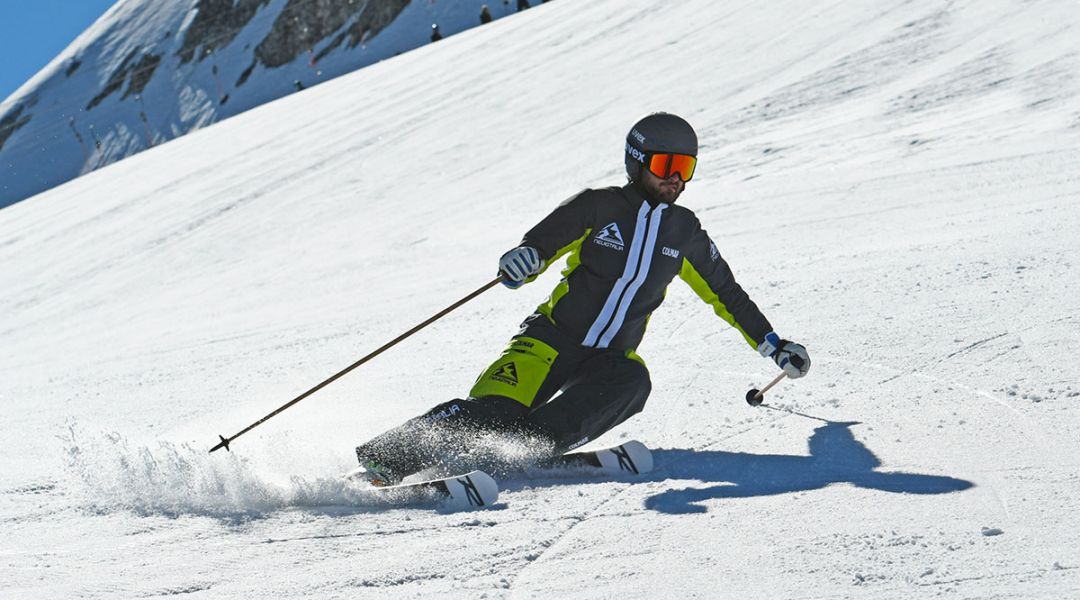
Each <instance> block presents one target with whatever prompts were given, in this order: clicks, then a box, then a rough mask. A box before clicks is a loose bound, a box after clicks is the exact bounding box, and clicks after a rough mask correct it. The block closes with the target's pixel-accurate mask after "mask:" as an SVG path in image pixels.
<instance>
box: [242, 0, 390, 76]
mask: <svg viewBox="0 0 1080 600" xmlns="http://www.w3.org/2000/svg"><path fill="white" fill-rule="evenodd" d="M408 4H409V0H384V1H382V2H361V1H360V0H289V2H288V4H286V5H285V9H284V10H282V11H281V14H280V15H278V18H277V20H275V21H274V25H273V27H271V28H270V34H269V35H267V36H266V38H264V39H263V41H262V42H260V43H259V45H258V46H257V47H256V48H255V58H256V59H258V61H259V62H260V63H262V64H263V66H266V67H268V68H274V67H280V66H282V65H287V64H289V63H290V62H292V61H293V60H295V59H296V57H297V56H299V55H300V54H301V53H303V52H307V51H309V50H311V49H313V48H314V47H315V46H316V45H317V44H318V43H319V42H321V41H322V40H323V39H324V38H326V37H328V36H330V35H332V34H333V33H334V32H335V31H338V30H339V29H341V28H342V27H345V26H346V25H348V29H346V30H345V31H344V32H342V33H340V34H338V35H337V36H335V38H334V39H333V40H331V42H330V43H329V45H328V46H327V48H328V49H330V50H332V49H334V48H337V47H338V46H340V45H341V44H342V42H344V41H345V38H346V37H347V38H349V48H355V47H356V46H357V45H359V44H360V42H361V41H363V40H364V39H365V36H366V37H371V36H374V35H376V34H378V33H379V32H380V31H382V30H383V29H384V28H385V27H386V26H387V25H389V24H390V23H392V22H393V21H394V19H396V18H397V16H398V15H399V14H400V13H401V11H402V10H404V8H405V7H406V6H407V5H408ZM327 48H324V49H323V50H322V51H320V53H319V55H318V56H317V57H316V60H318V59H319V58H322V57H323V56H325V55H326V54H328V53H329V50H328V49H327Z"/></svg>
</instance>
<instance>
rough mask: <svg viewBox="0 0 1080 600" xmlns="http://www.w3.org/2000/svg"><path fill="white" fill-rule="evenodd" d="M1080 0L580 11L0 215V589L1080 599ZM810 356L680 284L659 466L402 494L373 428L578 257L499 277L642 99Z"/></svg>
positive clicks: (400, 69)
mask: <svg viewBox="0 0 1080 600" xmlns="http://www.w3.org/2000/svg"><path fill="white" fill-rule="evenodd" d="M1078 20H1080V13H1078V12H1077V11H1076V7H1075V3H1073V2H1068V1H1064V0H1062V1H1049V0H1041V1H1040V0H1036V1H1031V2H974V1H956V2H944V3H943V2H906V1H904V2H902V1H898V0H888V1H884V2H863V3H858V2H856V3H852V2H840V3H830V4H820V3H813V4H811V3H805V2H795V1H778V2H749V1H745V0H737V1H734V2H712V1H709V0H697V1H690V0H687V1H685V2H677V3H663V6H662V8H661V7H660V6H658V4H657V3H656V2H654V1H652V0H617V1H616V0H610V1H600V0H594V1H589V2H586V1H583V0H582V1H573V0H559V1H558V2H550V3H547V4H544V5H543V6H540V7H538V8H535V9H532V10H529V11H527V12H525V13H523V14H522V15H520V16H518V17H515V18H513V19H505V20H501V21H499V22H497V23H495V24H493V25H491V26H489V27H483V28H476V29H473V30H470V31H468V32H465V33H463V34H461V35H458V36H454V37H453V38H449V39H447V40H444V41H443V42H441V43H440V44H436V45H429V46H425V47H423V48H421V49H419V50H417V51H415V52H411V53H408V54H404V55H401V56H399V57H396V58H393V59H390V60H387V61H384V62H382V63H379V64H377V65H374V66H372V67H370V68H368V69H365V70H363V71H360V72H357V73H354V74H351V75H348V76H345V77H342V78H339V79H336V80H334V81H332V82H329V83H327V84H324V85H321V86H319V87H316V88H312V89H309V90H307V91H305V92H302V93H299V94H294V95H291V96H289V97H287V98H284V99H282V100H279V101H277V102H274V103H272V104H268V105H265V106H262V107H260V108H258V109H255V110H252V111H249V112H247V113H245V114H243V115H240V116H238V117H236V118H233V119H229V120H227V121H224V122H221V123H218V124H216V125H214V126H212V127H209V128H206V129H203V130H200V131H198V132H196V133H194V134H192V135H189V136H186V137H184V138H183V139H180V140H177V141H174V142H171V143H169V144H165V145H162V146H159V147H156V148H154V149H152V150H150V151H147V152H144V153H142V154H139V155H138V156H136V157H133V158H132V159H130V160H126V161H124V162H122V163H118V164H116V165H113V166H110V167H107V168H104V169H101V170H99V171H96V172H94V173H91V174H89V175H87V176H85V177H82V178H80V179H78V180H75V181H72V182H70V183H68V184H66V185H63V186H61V187H59V188H57V189H54V190H51V191H49V192H47V193H44V194H41V195H38V196H36V197H34V198H31V199H29V200H27V201H25V202H21V203H19V204H17V205H14V206H12V207H9V208H5V209H4V210H2V211H0V264H2V265H3V266H2V268H0V364H2V365H3V367H2V377H0V439H3V442H4V443H3V444H2V445H0V460H2V464H3V469H2V470H0V520H2V523H3V525H2V527H3V535H2V536H0V553H2V556H3V559H2V560H0V582H2V583H0V587H2V592H0V595H2V596H3V597H5V598H43V597H44V598H74V597H88V598H133V597H157V596H166V595H179V594H184V595H185V597H196V598H236V597H250V598H268V597H280V598H299V597H312V598H335V597H340V598H358V597H360V598H400V597H417V596H419V597H432V598H476V597H487V598H563V597H574V598H616V597H617V598H642V597H652V596H658V597H665V598H739V599H747V598H762V599H764V598H769V599H774V598H799V599H803V598H849V597H855V598H897V597H919V598H921V597H936V596H944V597H950V598H1068V597H1073V598H1075V597H1080V541H1078V539H1077V536H1076V530H1077V525H1078V523H1077V519H1076V515H1077V514H1080V414H1078V411H1077V403H1078V397H1080V382H1078V381H1077V378H1076V368H1075V364H1074V362H1075V359H1076V357H1077V356H1080V335H1078V334H1080V293H1078V291H1080V290H1078V288H1077V282H1078V281H1080V277H1078V269H1080V236H1077V234H1076V232H1077V231H1078V230H1080V210H1078V204H1080V203H1078V198H1080V173H1078V172H1077V169H1076V166H1077V164H1080V96H1078V88H1080V77H1078V75H1080V56H1078V52H1077V49H1076V48H1077V47H1076V44H1075V40H1076V39H1078V27H1077V24H1078ZM661 109H662V110H667V111H672V112H676V113H678V114H681V115H683V116H685V117H686V118H687V119H689V120H690V121H691V122H692V123H693V124H694V125H695V126H696V128H697V130H698V132H699V134H700V137H701V140H702V148H701V154H700V168H699V171H698V175H697V176H696V177H695V179H694V181H692V182H691V183H690V185H689V187H688V189H687V191H686V193H685V194H684V195H683V197H682V198H680V200H679V201H680V202H681V203H683V204H685V205H686V206H688V207H690V208H692V209H694V210H695V211H696V212H697V214H698V215H699V217H700V218H701V220H702V222H703V223H704V225H705V227H706V228H707V229H708V230H709V232H710V233H711V234H712V236H713V237H714V239H715V240H716V241H717V243H718V245H719V247H720V250H721V252H722V253H723V254H724V256H725V257H726V258H727V259H728V261H729V262H730V263H731V264H732V265H733V268H734V269H735V273H736V276H737V277H738V279H739V281H740V282H741V283H742V284H743V286H744V287H745V288H746V289H747V290H748V291H749V293H750V294H751V296H752V297H753V298H754V299H755V300H756V301H757V302H758V304H759V305H760V306H761V307H762V308H763V310H764V311H765V312H766V314H767V315H768V316H769V317H770V319H771V320H772V322H773V324H774V325H775V326H776V328H777V329H778V331H779V332H780V333H781V334H782V335H784V336H786V337H789V338H791V339H794V340H798V341H801V342H803V343H804V344H806V346H807V347H808V348H809V351H810V353H811V355H812V357H813V369H812V370H811V372H810V374H809V375H808V376H807V377H806V378H804V379H801V380H798V381H785V382H783V383H781V384H780V385H779V386H778V387H777V388H776V389H775V391H774V392H770V394H769V396H768V404H769V405H770V406H769V407H762V408H757V409H754V408H750V407H748V406H747V405H746V403H745V402H744V401H743V395H744V393H745V391H746V390H747V389H748V388H749V387H751V386H760V385H762V384H763V383H764V382H766V381H768V380H769V379H771V378H772V377H773V375H774V374H775V373H776V372H777V371H776V367H775V366H774V365H772V364H771V363H770V362H769V361H767V360H765V359H762V358H760V357H759V356H758V355H757V354H756V353H755V352H753V351H752V350H751V349H750V348H749V347H747V345H746V344H745V342H744V341H743V340H742V339H741V336H740V335H739V334H738V333H737V332H736V331H734V330H733V329H731V328H730V327H728V326H727V325H726V324H724V323H723V322H722V321H721V320H720V319H718V318H717V317H716V316H715V315H713V314H712V313H711V311H710V310H709V309H708V307H707V306H706V305H704V304H703V303H701V302H700V300H699V299H698V298H697V297H696V296H694V295H693V293H692V292H691V291H690V290H689V289H688V288H687V286H685V285H683V284H682V283H681V282H679V281H676V282H675V283H673V284H672V286H671V288H670V290H669V293H668V298H667V302H666V303H665V305H664V306H663V307H661V309H660V310H659V311H657V313H656V314H655V316H654V318H653V320H652V322H651V326H650V329H649V332H648V335H647V336H646V339H645V341H644V343H643V344H642V346H641V348H640V349H639V351H640V353H641V355H642V356H643V357H644V358H645V360H646V361H647V362H648V364H649V366H650V369H651V373H652V378H653V392H652V397H651V399H650V401H649V404H648V406H647V407H646V409H645V411H644V412H643V413H642V414H640V415H638V416H637V417H635V418H634V419H632V420H630V421H629V422H627V423H625V424H624V425H623V426H621V427H620V428H618V429H617V430H616V431H614V432H612V433H610V434H608V436H606V438H604V439H602V440H601V442H616V441H619V440H625V439H631V438H636V439H640V440H642V441H644V442H646V443H647V444H649V445H650V446H651V447H653V448H654V449H655V457H656V463H657V468H656V471H655V472H654V473H652V474H650V475H649V476H647V477H642V478H640V479H637V480H602V479H597V478H594V477H589V476H588V475H583V474H580V473H577V474H573V473H565V474H551V475H545V476H543V477H541V478H538V479H537V478H532V479H529V478H525V477H521V478H517V479H509V480H504V481H503V486H504V492H503V494H502V496H501V498H500V502H499V504H498V506H495V507H493V508H490V509H487V510H481V511H476V512H468V513H453V514H447V513H443V512H439V511H437V510H432V509H431V508H430V507H427V506H423V505H414V506H407V507H402V508H390V507H386V506H383V505H380V504H379V503H378V502H377V501H375V500H373V499H372V498H371V497H370V496H369V495H366V494H364V493H362V492H357V491H356V490H352V489H349V488H347V487H346V486H344V485H343V484H341V483H340V482H338V481H337V480H336V476H337V474H338V473H341V472H343V471H345V470H346V469H348V468H350V467H351V466H352V462H353V460H354V459H353V446H354V445H355V444H356V443H358V442H361V441H363V440H365V439H367V438H368V437H370V436H372V435H375V434H377V433H379V432H380V431H382V430H383V429H385V428H388V427H390V426H392V425H394V424H396V423H398V422H400V421H402V420H404V419H406V418H408V417H411V416H413V415H415V414H418V413H420V412H421V411H423V410H425V409H426V408H428V407H429V406H431V405H433V404H435V403H437V402H439V401H442V400H445V399H447V398H450V397H454V396H457V395H461V394H464V393H466V391H467V390H468V388H469V386H470V384H471V383H472V380H473V379H474V377H475V376H476V375H477V374H478V373H479V372H480V371H481V370H482V369H483V368H484V367H486V366H487V365H488V364H489V362H490V361H491V360H493V359H494V357H496V356H497V355H498V352H499V351H500V349H501V348H502V345H503V344H504V343H505V341H506V340H507V339H508V338H509V336H510V335H512V334H513V333H514V332H515V331H516V329H517V324H518V323H519V322H520V320H521V319H522V318H523V317H525V316H526V315H527V314H528V313H529V312H530V311H531V310H532V308H533V307H534V306H535V305H537V304H539V303H540V302H541V301H542V300H543V299H544V298H545V296H546V295H547V294H548V292H549V291H550V289H551V288H552V287H553V286H554V285H555V283H556V281H557V278H558V274H557V271H558V269H551V270H550V271H549V272H548V273H546V274H545V276H544V277H543V278H541V279H540V280H539V281H537V282H535V283H534V284H531V285H528V286H525V287H524V288H522V289H520V290H517V291H510V290H506V289H503V288H502V287H498V288H496V289H493V290H491V291H489V292H486V293H485V294H483V295H481V296H480V297H479V298H477V299H476V300H474V301H472V302H471V303H469V304H467V305H466V306H465V307H463V308H461V309H459V310H458V311H457V312H455V313H453V314H451V315H450V316H448V317H446V318H445V319H443V320H441V321H439V322H438V323H436V324H435V325H432V326H430V327H429V328H427V329H425V330H423V331H422V332H421V333H418V334H417V335H415V336H414V337H412V338H410V339H409V340H407V341H405V342H404V343H402V344H400V345H399V346H397V347H395V348H393V349H392V350H390V351H389V352H387V353H386V354H383V355H382V356H380V357H379V358H377V359H376V360H374V361H372V362H370V363H368V364H367V365H365V366H363V367H361V368H360V369H359V370H357V371H355V372H353V373H352V374H350V375H348V376H347V377H345V378H343V379H341V380H339V381H337V382H336V383H334V384H333V385H331V386H329V387H327V388H326V389H324V390H322V391H321V392H319V393H318V394H317V395H315V396H313V397H311V398H308V399H307V400H305V401H304V402H302V403H300V404H298V405H296V406H294V407H293V408H291V409H290V410H289V411H286V412H285V413H283V414H281V415H278V416H277V417H275V418H274V419H271V420H270V421H267V422H266V423H264V424H263V425H262V426H260V427H259V428H257V429H255V430H253V431H252V432H250V433H248V434H247V435H245V436H243V437H241V438H240V439H238V440H236V441H235V442H234V443H233V446H232V452H231V453H226V452H217V453H214V454H208V453H207V450H208V449H209V447H210V446H211V445H212V444H214V443H215V442H216V441H217V435H218V434H224V435H231V434H233V433H235V432H236V431H239V430H240V429H242V428H243V427H244V426H246V425H247V424H249V423H251V422H252V421H254V420H256V419H258V418H259V417H261V416H263V415H264V414H266V413H267V412H269V411H271V410H272V409H274V408H276V407H277V406H279V405H280V404H283V403H284V402H286V401H288V400H289V399H291V398H293V397H294V396H296V395H298V394H299V393H301V392H303V391H304V390H306V389H307V388H309V387H310V386H312V385H314V384H316V383H318V382H319V381H321V380H322V379H323V378H325V377H327V376H329V375H331V374H333V373H334V372H336V371H337V370H338V369H340V368H342V367H344V366H346V365H348V364H350V363H352V362H353V361H354V360H356V359H357V358H359V357H361V356H363V355H364V354H366V353H368V352H370V351H372V350H374V349H375V348H377V347H378V346H380V345H382V344H383V343H384V342H386V341H388V340H390V339H392V338H393V337H395V336H397V335H398V334H399V333H401V332H403V331H405V330H407V329H408V328H410V327H411V326H413V325H415V324H416V323H418V322H420V321H421V320H423V319H424V318H426V317H427V316H429V315H431V314H433V313H435V312H436V311H438V310H439V309H441V308H443V307H445V306H447V305H448V304H450V303H451V302H453V301H455V300H457V299H458V298H461V297H462V296H464V295H466V294H467V293H469V292H471V291H472V290H474V289H476V288H478V287H480V286H481V285H483V284H484V283H486V282H488V281H490V280H491V278H492V277H493V275H494V271H495V268H496V260H497V258H498V256H499V255H500V254H501V253H502V252H503V251H505V250H506V249H508V248H510V247H512V246H513V245H514V244H515V243H516V242H517V241H518V240H519V238H520V236H521V234H522V233H523V232H524V231H525V230H526V229H528V228H529V227H530V226H532V225H533V224H534V223H535V222H536V221H537V220H539V219H540V218H541V217H543V216H544V215H545V214H547V213H548V212H549V211H550V210H551V209H552V208H553V207H554V206H555V205H556V204H557V203H558V202H560V201H561V200H562V199H564V198H566V197H567V196H569V195H571V194H573V193H575V192H576V191H578V190H580V189H581V188H582V187H585V186H603V185H613V184H619V183H621V182H622V180H623V167H622V148H623V138H624V136H625V135H626V132H627V130H628V128H629V126H630V124H631V123H633V122H634V120H635V119H636V118H638V117H639V116H641V115H642V114H644V113H647V112H649V111H654V110H661Z"/></svg>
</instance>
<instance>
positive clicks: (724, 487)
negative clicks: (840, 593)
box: [645, 421, 974, 514]
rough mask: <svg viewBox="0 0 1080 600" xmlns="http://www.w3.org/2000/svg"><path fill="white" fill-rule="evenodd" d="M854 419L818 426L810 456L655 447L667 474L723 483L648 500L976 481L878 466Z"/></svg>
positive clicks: (655, 504)
mask: <svg viewBox="0 0 1080 600" xmlns="http://www.w3.org/2000/svg"><path fill="white" fill-rule="evenodd" d="M853 425H858V423H837V422H831V421H830V422H829V423H828V424H827V425H823V426H821V427H819V428H817V429H816V430H814V433H813V435H811V436H810V440H809V445H810V455H809V456H788V455H779V454H743V453H738V452H721V451H711V450H709V451H694V450H680V449H674V450H656V451H654V452H653V457H654V460H655V461H656V465H657V467H658V470H659V471H660V472H661V473H663V477H664V479H697V480H700V481H703V482H709V483H712V482H723V483H721V484H720V485H714V486H712V487H708V488H704V489H700V488H682V489H673V490H667V491H665V492H662V493H659V494H656V495H655V496H651V497H649V498H647V499H646V500H645V506H646V507H647V508H650V509H652V510H655V511H659V512H662V513H671V514H685V513H702V512H706V511H707V508H706V507H705V506H703V505H702V503H703V502H705V501H707V500H714V499H719V498H747V497H752V496H773V495H777V494H787V493H792V492H803V491H809V490H817V489H821V488H823V487H825V486H827V485H830V484H833V483H849V484H852V485H855V486H857V487H861V488H868V489H875V490H881V491H883V492H892V493H899V494H948V493H951V492H959V491H962V490H966V489H968V488H970V487H972V486H974V484H973V483H972V482H970V481H965V480H963V479H956V478H953V477H943V476H939V475H920V474H916V473H889V472H880V471H877V470H876V469H877V468H878V467H880V466H881V461H880V460H878V458H877V457H876V456H874V453H873V452H870V450H868V449H867V448H866V446H864V445H863V444H862V443H861V442H859V441H858V440H856V439H855V436H854V435H852V433H851V426H853Z"/></svg>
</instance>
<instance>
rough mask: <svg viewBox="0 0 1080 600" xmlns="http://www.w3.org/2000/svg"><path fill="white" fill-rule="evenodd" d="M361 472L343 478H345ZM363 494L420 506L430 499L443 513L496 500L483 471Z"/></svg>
mask: <svg viewBox="0 0 1080 600" xmlns="http://www.w3.org/2000/svg"><path fill="white" fill-rule="evenodd" d="M362 470H363V469H362V468H361V469H357V470H355V471H351V472H349V473H347V474H345V477H346V478H349V477H351V476H352V475H353V474H354V473H357V472H360V471H362ZM367 491H370V492H371V493H372V494H374V495H376V496H378V497H381V498H385V499H387V500H389V501H391V502H394V503H409V502H422V501H425V500H429V499H432V498H434V499H435V500H436V502H437V503H438V505H439V506H440V507H441V508H445V509H447V510H471V509H474V508H483V507H486V506H491V505H493V504H495V502H497V501H498V499H499V484H498V483H496V482H495V480H494V479H493V478H492V477H491V476H490V475H488V474H487V473H485V472H483V471H471V472H469V473H465V474H463V475H454V476H452V477H442V478H438V479H430V480H427V481H417V482H411V483H399V484H397V485H388V486H383V487H371V488H368V490H367Z"/></svg>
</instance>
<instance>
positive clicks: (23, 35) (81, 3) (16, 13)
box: [0, 0, 117, 100]
mask: <svg viewBox="0 0 1080 600" xmlns="http://www.w3.org/2000/svg"><path fill="white" fill-rule="evenodd" d="M116 1H117V0H0V57H2V58H0V100H3V99H4V98H7V97H8V96H10V95H11V94H12V92H14V91H15V90H16V89H18V87H19V86H20V85H22V84H23V83H25V82H26V80H27V79H30V78H31V77H33V76H34V74H35V73H37V72H38V71H40V70H41V69H42V67H44V66H45V65H47V64H49V61H50V60H52V59H53V58H54V57H56V55H57V54H60V52H61V51H63V49H64V48H66V47H67V45H68V44H70V43H71V42H72V41H73V40H74V39H75V38H76V37H78V35H79V34H80V33H82V32H83V31H84V30H85V29H86V28H87V27H89V26H90V25H91V24H92V23H93V22H94V21H96V20H97V18H98V17H100V16H101V15H103V14H104V13H105V11H107V10H108V9H109V7H111V6H112V5H113V4H115V3H116Z"/></svg>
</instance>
